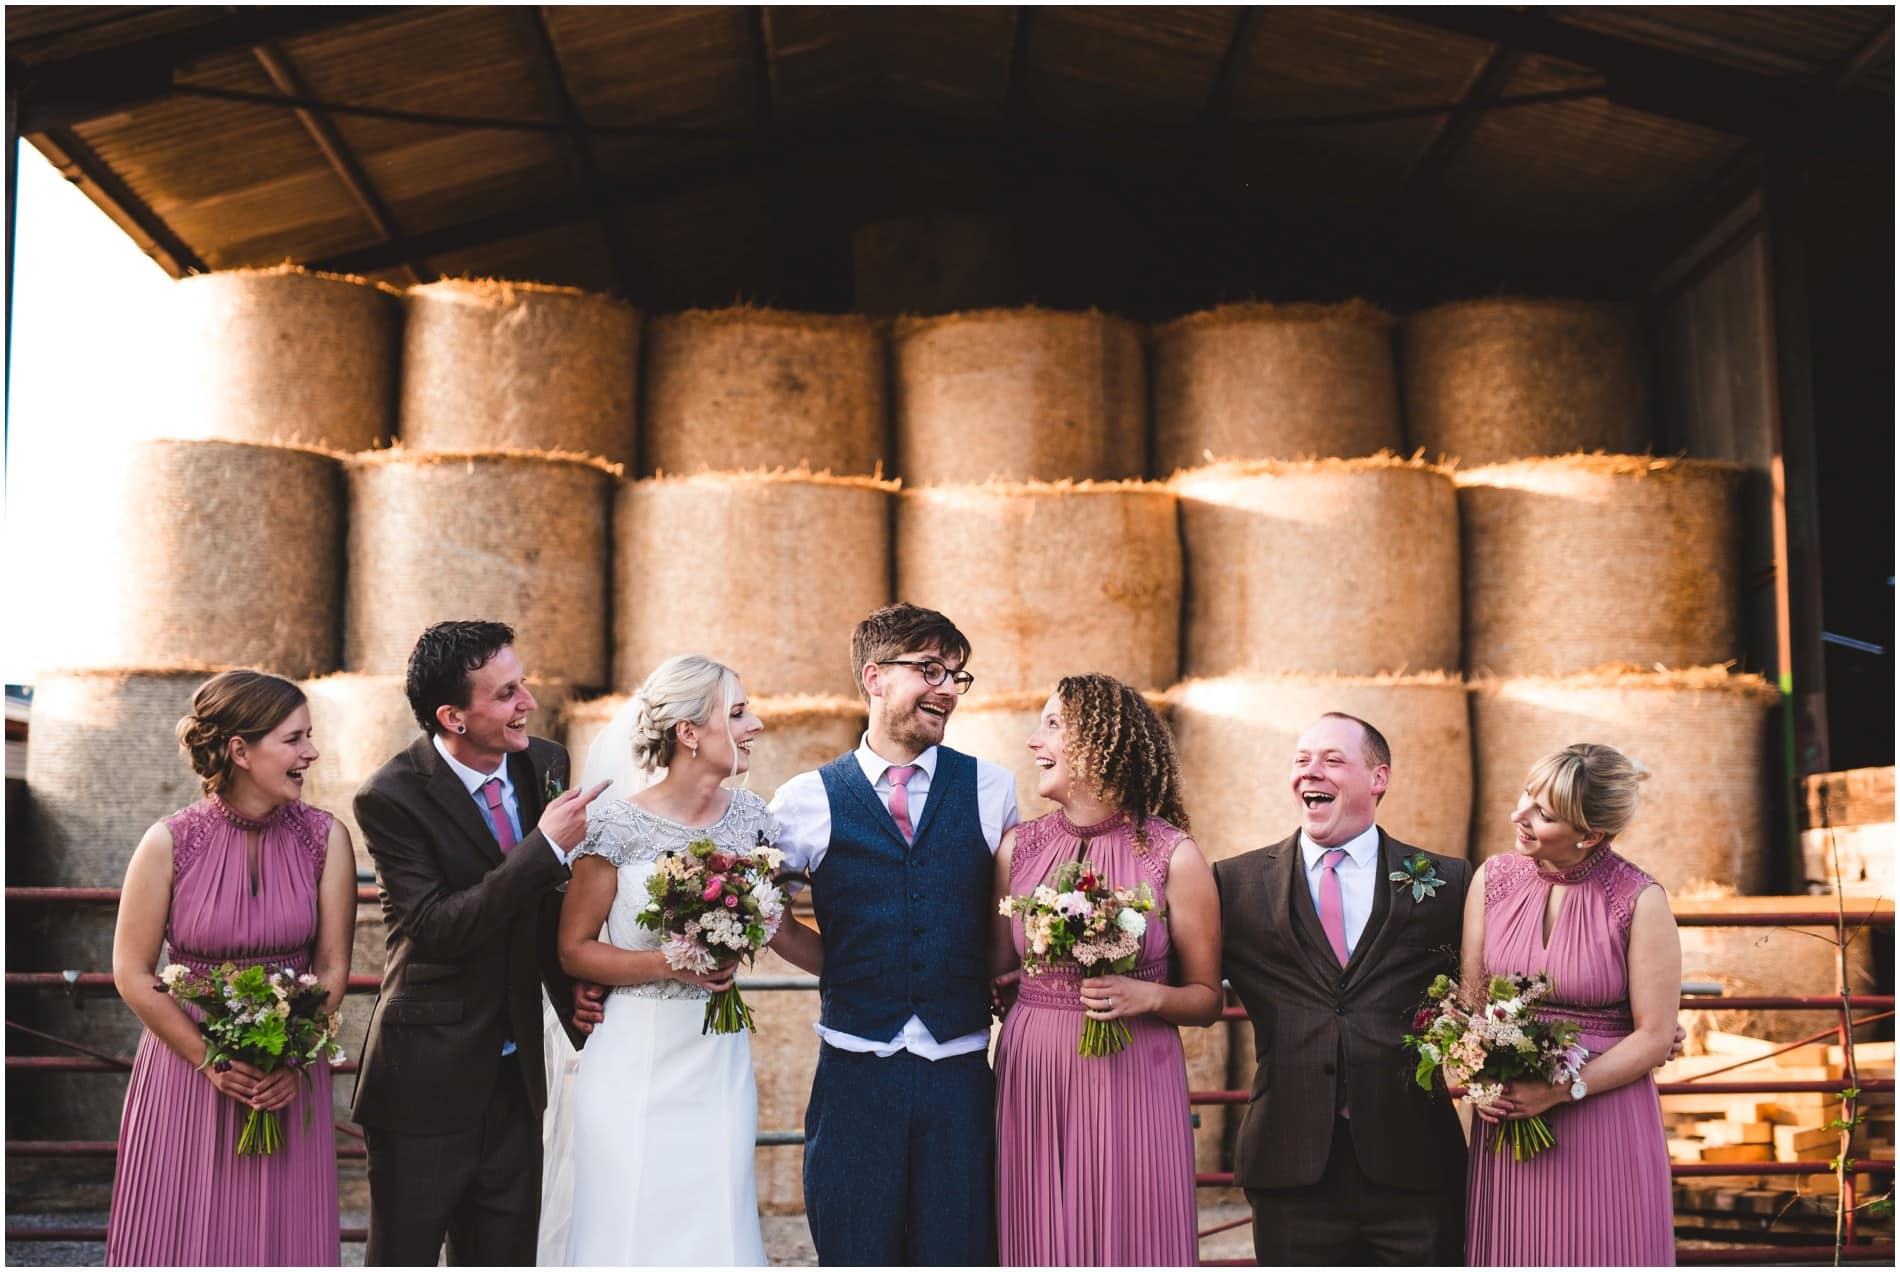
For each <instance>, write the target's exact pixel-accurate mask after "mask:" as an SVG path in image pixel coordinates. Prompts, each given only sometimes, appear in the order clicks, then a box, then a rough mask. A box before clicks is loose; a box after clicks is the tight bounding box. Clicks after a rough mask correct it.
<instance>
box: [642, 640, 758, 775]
mask: <svg viewBox="0 0 1900 1272" xmlns="http://www.w3.org/2000/svg"><path fill="white" fill-rule="evenodd" d="M738 696H739V673H738V672H736V671H734V670H733V669H732V668H730V667H728V666H726V665H725V664H724V663H722V662H716V661H714V660H713V659H711V658H708V657H706V656H705V655H704V654H676V655H674V656H673V657H671V658H669V659H667V660H666V661H665V662H663V663H661V664H660V665H659V666H658V667H655V668H654V669H653V674H652V675H650V676H648V677H647V678H646V682H645V683H644V684H642V685H641V686H640V688H639V690H638V691H637V692H636V693H635V694H634V695H633V700H634V716H633V762H634V765H635V766H636V767H637V768H639V769H640V770H641V771H642V772H644V773H651V772H653V770H655V769H663V768H671V767H672V765H673V757H674V756H675V755H676V754H677V753H678V751H679V726H680V725H682V724H691V725H694V726H696V727H699V728H704V727H705V726H706V725H707V724H708V723H710V722H711V721H712V718H713V713H714V712H715V711H717V712H720V713H721V714H728V715H729V714H730V712H731V709H732V704H733V703H734V702H735V701H737V699H738ZM726 730H727V734H728V736H730V734H731V730H732V722H731V721H730V720H727V722H726ZM735 762H736V757H735Z"/></svg>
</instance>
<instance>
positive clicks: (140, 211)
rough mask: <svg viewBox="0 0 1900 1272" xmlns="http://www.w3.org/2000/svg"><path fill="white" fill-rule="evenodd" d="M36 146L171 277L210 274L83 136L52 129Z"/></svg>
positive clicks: (39, 137)
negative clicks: (206, 272)
mask: <svg viewBox="0 0 1900 1272" xmlns="http://www.w3.org/2000/svg"><path fill="white" fill-rule="evenodd" d="M33 141H34V144H35V145H37V146H38V147H39V149H40V152H41V153H42V154H44V155H45V156H46V157H47V158H48V159H50V160H52V162H53V166H54V167H56V168H58V169H59V171H60V175H62V176H64V177H65V178H66V179H67V180H68V181H71V182H73V183H74V184H75V185H77V186H79V188H80V189H82V190H84V191H85V192H86V194H87V195H88V196H89V197H90V198H91V199H92V201H93V202H94V203H96V204H98V205H99V206H100V207H101V208H102V209H104V210H105V214H106V215H107V216H109V217H111V218H112V219H113V221H115V222H116V223H117V224H118V226H119V228H120V229H122V230H124V231H125V232H126V233H127V234H128V235H130V236H131V238H132V241H133V242H135V243H137V244H138V245H139V247H140V249H141V250H142V251H144V253H145V254H146V255H147V256H149V257H151V258H152V259H153V260H155V261H157V262H158V264H159V267H160V268H162V269H163V270H164V271H165V272H166V273H167V274H170V275H171V276H172V277H173V278H182V277H184V276H185V275H186V274H201V273H203V272H205V270H206V268H207V267H206V265H205V262H204V260H203V258H202V257H200V256H199V255H198V253H196V252H195V251H193V250H192V249H191V246H190V244H188V243H186V242H185V240H184V239H182V238H180V237H179V236H178V233H177V231H175V230H173V229H172V227H171V226H169V225H167V224H166V223H165V218H164V217H162V216H160V215H158V213H156V212H154V211H152V209H151V207H150V206H149V205H147V204H146V202H145V200H144V199H141V198H140V197H139V196H138V195H137V194H136V193H134V192H133V190H132V187H131V186H129V185H127V184H126V183H125V182H124V181H122V180H121V179H120V178H119V175H118V174H117V173H115V172H114V171H113V170H112V169H111V167H110V166H109V165H108V164H107V163H106V161H105V160H104V159H102V158H100V157H99V154H98V152H97V151H95V150H94V149H93V148H92V147H91V146H88V145H87V144H86V143H85V142H84V141H83V140H82V139H81V138H80V137H79V135H78V134H77V133H75V132H73V131H72V130H71V129H70V128H51V129H48V130H47V131H45V132H44V133H40V134H38V135H37V136H36V137H34V138H33Z"/></svg>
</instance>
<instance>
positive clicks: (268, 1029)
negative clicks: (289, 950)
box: [158, 963, 343, 1157]
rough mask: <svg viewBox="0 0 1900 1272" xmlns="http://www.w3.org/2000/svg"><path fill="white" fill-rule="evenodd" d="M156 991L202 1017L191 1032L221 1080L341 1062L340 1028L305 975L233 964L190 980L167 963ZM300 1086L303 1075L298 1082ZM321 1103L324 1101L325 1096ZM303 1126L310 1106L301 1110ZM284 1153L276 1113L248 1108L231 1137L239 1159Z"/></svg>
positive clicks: (181, 968) (186, 971)
mask: <svg viewBox="0 0 1900 1272" xmlns="http://www.w3.org/2000/svg"><path fill="white" fill-rule="evenodd" d="M158 988H159V989H161V990H163V991H164V992H166V993H168V994H170V995H171V996H172V997H173V998H175V999H177V1000H178V1001H179V1002H181V1003H190V1004H192V1005H193V1006H195V1007H197V1008H198V1009H199V1010H200V1011H202V1012H203V1013H204V1019H203V1020H201V1021H199V1022H198V1032H199V1033H201V1034H203V1035H204V1037H205V1043H206V1059H208V1060H210V1061H211V1066H212V1068H214V1069H216V1070H217V1071H218V1072H220V1073H228V1072H230V1069H231V1062H232V1061H234V1060H237V1061H242V1062H243V1063H245V1064H248V1065H250V1066H251V1067H252V1068H254V1069H258V1070H261V1071H262V1072H264V1073H275V1072H276V1071H277V1070H278V1069H279V1068H285V1069H303V1068H304V1066H306V1065H309V1064H313V1063H315V1062H316V1061H318V1060H332V1061H334V1060H341V1059H342V1058H343V1048H342V1047H340V1046H338V1045H337V1041H336V1036H337V1032H338V1030H339V1029H340V1028H341V1025H342V1021H341V1018H340V1017H339V1016H338V1015H337V1013H336V1012H333V1011H331V1010H330V1009H329V997H330V995H329V991H327V990H325V989H324V988H323V986H322V985H320V984H318V983H317V978H316V977H315V976H313V975H311V974H310V973H309V972H303V973H301V974H300V973H298V972H297V971H296V970H295V969H293V968H289V967H267V966H263V965H261V964H260V965H258V966H255V967H247V968H245V969H244V970H243V971H239V970H238V969H237V967H236V966H235V965H234V964H231V963H226V964H224V965H223V966H222V967H218V968H215V969H213V970H211V971H209V972H206V973H205V974H204V975H202V976H196V975H193V973H192V970H191V969H190V968H189V967H186V966H185V965H184V964H182V963H168V964H166V965H165V967H164V968H163V969H162V970H161V971H160V972H159V974H158ZM303 1080H304V1082H305V1084H306V1085H308V1083H309V1081H310V1074H309V1073H308V1072H307V1071H306V1072H305V1073H304V1075H303ZM326 1098H327V1097H326ZM303 1115H304V1126H305V1127H306V1128H307V1127H308V1126H309V1125H310V1106H309V1105H306V1106H305V1107H304V1111H303ZM283 1146H284V1125H283V1121H282V1120H281V1119H280V1118H279V1117H278V1116H277V1111H276V1110H275V1109H252V1110H251V1111H250V1114H249V1115H248V1116H247V1117H245V1119H244V1128H243V1129H242V1130H241V1131H240V1132H239V1133H238V1142H237V1155H238V1156H239V1157H268V1156H269V1155H270V1154H272V1153H275V1152H276V1151H277V1150H278V1149H280V1148H282V1147H283Z"/></svg>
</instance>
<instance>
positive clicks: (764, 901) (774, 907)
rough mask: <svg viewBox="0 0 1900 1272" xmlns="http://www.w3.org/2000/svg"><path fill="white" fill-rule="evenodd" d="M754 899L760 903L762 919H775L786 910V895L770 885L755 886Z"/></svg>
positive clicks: (753, 889)
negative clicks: (780, 912)
mask: <svg viewBox="0 0 1900 1272" xmlns="http://www.w3.org/2000/svg"><path fill="white" fill-rule="evenodd" d="M752 899H753V901H755V902H757V903H758V907H759V917H760V918H762V919H775V918H777V917H778V915H779V911H781V910H783V909H784V908H785V894H784V893H783V892H780V891H779V890H778V889H777V888H776V887H774V886H773V885H771V884H769V883H755V884H753V885H752Z"/></svg>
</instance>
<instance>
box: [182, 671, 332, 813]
mask: <svg viewBox="0 0 1900 1272" xmlns="http://www.w3.org/2000/svg"><path fill="white" fill-rule="evenodd" d="M303 704H304V694H303V690H302V689H299V688H298V687H297V686H296V684H295V683H294V682H292V681H289V680H285V679H284V678H283V677H282V676H273V675H271V674H270V673H269V672H264V671H252V670H251V669H250V668H248V667H239V668H236V669H234V670H231V671H221V672H219V673H218V674H217V675H215V676H213V677H211V679H209V680H207V681H205V682H204V683H203V684H201V685H199V686H198V691H197V692H196V693H194V694H192V695H191V713H190V714H189V715H186V716H182V717H180V718H179V721H178V746H179V749H180V750H182V751H183V752H184V753H185V758H186V759H187V760H189V761H190V763H191V771H192V772H194V773H196V774H197V775H198V777H199V781H200V784H201V785H202V786H203V787H204V793H205V794H207V795H218V794H222V793H223V792H224V791H225V790H226V789H228V788H229V787H230V785H231V775H232V773H233V772H234V771H235V770H236V765H235V764H233V763H232V761H231V739H232V738H243V739H244V741H245V742H247V743H250V744H253V745H255V744H256V743H257V741H258V740H259V739H260V738H262V737H264V735H265V734H267V733H269V732H270V731H271V730H272V729H274V728H276V727H277V726H278V725H280V724H282V723H283V722H284V720H285V719H286V718H288V717H289V715H290V713H291V712H293V711H295V710H296V709H297V708H298V707H301V706H302V705H303Z"/></svg>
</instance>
